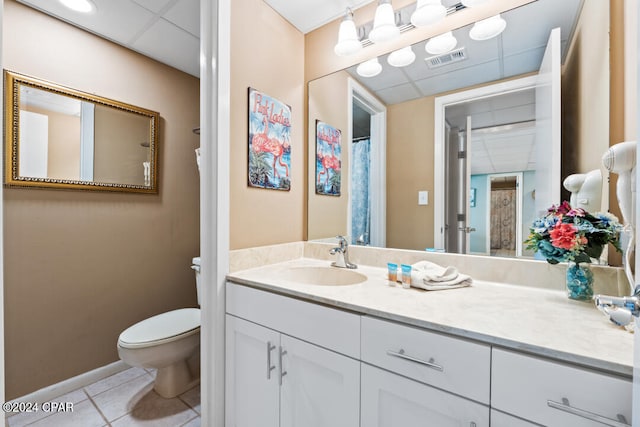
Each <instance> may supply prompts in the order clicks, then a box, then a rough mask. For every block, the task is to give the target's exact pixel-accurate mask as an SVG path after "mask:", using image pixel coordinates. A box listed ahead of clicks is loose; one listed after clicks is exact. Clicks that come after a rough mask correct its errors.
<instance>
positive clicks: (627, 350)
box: [227, 258, 633, 377]
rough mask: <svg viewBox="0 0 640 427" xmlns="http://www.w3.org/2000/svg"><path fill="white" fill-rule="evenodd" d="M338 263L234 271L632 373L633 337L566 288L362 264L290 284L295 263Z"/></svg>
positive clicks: (439, 327)
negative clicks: (423, 276)
mask: <svg viewBox="0 0 640 427" xmlns="http://www.w3.org/2000/svg"><path fill="white" fill-rule="evenodd" d="M329 264H330V262H328V261H321V260H316V259H310V258H299V259H295V260H290V261H286V262H281V263H276V264H271V265H267V266H263V267H258V268H252V269H247V270H242V271H237V272H234V273H231V274H229V275H228V276H227V279H228V280H230V281H232V282H235V283H239V284H244V285H249V286H252V287H256V288H260V289H264V290H268V291H272V292H276V293H279V294H283V295H289V296H293V297H296V298H300V299H303V300H307V301H311V302H316V303H321V304H326V305H330V306H334V307H338V308H341V309H346V310H350V311H354V312H357V313H361V314H364V315H372V316H376V317H379V318H383V319H389V320H393V321H396V322H401V323H405V324H408V325H414V326H418V327H421V328H425V329H429V330H433V331H438V332H444V333H448V334H452V335H455V336H459V337H463V338H468V339H473V340H477V341H481V342H485V343H488V344H491V345H496V346H500V347H504V348H510V349H515V350H519V351H524V352H526V353H530V354H534V355H539V356H545V357H549V358H553V359H556V360H559V361H564V362H569V363H576V364H579V365H582V366H586V367H590V368H594V369H598V370H602V371H606V372H611V373H615V374H620V375H624V376H628V377H631V375H632V366H633V334H631V333H629V332H627V331H626V330H624V329H622V328H620V327H617V326H615V325H613V324H612V323H611V322H609V320H608V319H607V318H606V317H605V316H604V315H603V314H602V313H600V311H598V310H597V309H596V308H595V306H594V304H593V303H589V302H578V301H573V300H569V299H568V298H567V296H566V294H565V292H561V291H555V290H547V289H538V288H532V287H527V286H517V285H508V284H500V283H494V282H486V281H474V283H473V285H472V286H471V287H467V288H458V289H449V290H441V291H424V290H421V289H415V288H411V289H404V288H402V287H401V286H400V285H399V284H398V285H397V286H389V285H388V281H387V275H386V269H382V268H377V267H369V266H364V265H360V266H358V269H357V270H356V271H358V272H359V273H362V274H365V275H366V276H367V280H366V281H365V282H363V283H360V284H356V285H347V286H321V285H310V284H304V283H299V282H295V281H288V280H285V279H283V278H282V276H283V272H285V271H286V270H288V269H289V268H291V267H300V266H326V267H328V266H329Z"/></svg>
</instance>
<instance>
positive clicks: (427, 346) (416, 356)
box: [361, 316, 491, 427]
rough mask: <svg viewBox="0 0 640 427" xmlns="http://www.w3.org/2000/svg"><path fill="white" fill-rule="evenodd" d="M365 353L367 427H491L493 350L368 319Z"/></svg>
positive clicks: (365, 321)
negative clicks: (490, 381)
mask: <svg viewBox="0 0 640 427" xmlns="http://www.w3.org/2000/svg"><path fill="white" fill-rule="evenodd" d="M361 351H362V356H361V357H362V362H363V364H362V373H361V375H362V390H361V394H362V398H361V400H362V403H361V404H362V427H394V426H403V427H414V426H415V427H449V426H451V427H454V426H455V427H459V426H464V427H467V426H469V427H488V426H489V406H488V405H489V401H490V398H489V391H490V384H489V379H490V371H489V370H490V366H491V347H490V346H488V345H484V344H478V343H475V342H471V341H466V340H463V339H458V338H453V337H449V336H445V335H442V334H438V333H435V332H429V331H426V330H423V329H418V328H414V327H411V326H406V325H401V324H398V323H394V322H389V321H385V320H379V319H376V318H372V317H368V316H364V317H363V318H362V349H361ZM371 365H374V366H371ZM380 368H382V369H380ZM389 371H391V372H389ZM453 393H455V394H453ZM461 396H462V397H461ZM471 399H473V400H471Z"/></svg>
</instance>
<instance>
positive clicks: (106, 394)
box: [5, 368, 200, 427]
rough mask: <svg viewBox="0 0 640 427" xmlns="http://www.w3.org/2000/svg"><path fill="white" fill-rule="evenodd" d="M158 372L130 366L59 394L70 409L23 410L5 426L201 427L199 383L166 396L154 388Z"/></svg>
mask: <svg viewBox="0 0 640 427" xmlns="http://www.w3.org/2000/svg"><path fill="white" fill-rule="evenodd" d="M154 375H155V372H153V371H147V370H144V369H142V368H130V369H127V370H125V371H122V372H119V373H117V374H115V375H112V376H110V377H107V378H105V379H102V380H100V381H98V382H96V383H93V384H90V385H88V386H86V387H83V388H82V389H79V390H75V391H73V392H71V393H68V394H65V395H64V396H60V397H58V398H56V399H53V401H56V402H72V403H73V412H70V413H63V412H61V413H55V414H51V413H45V412H42V411H39V412H34V413H22V414H16V415H11V416H9V417H7V418H6V421H5V426H6V427H23V426H34V427H106V426H109V427H111V426H112V427H139V426H153V427H200V387H199V386H198V387H195V388H193V389H191V390H189V391H187V392H185V393H184V394H182V395H180V396H178V397H176V398H173V399H164V398H162V397H160V396H159V395H158V394H157V393H156V392H155V391H154V390H153V380H154Z"/></svg>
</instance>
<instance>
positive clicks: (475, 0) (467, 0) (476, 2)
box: [462, 0, 489, 7]
mask: <svg viewBox="0 0 640 427" xmlns="http://www.w3.org/2000/svg"><path fill="white" fill-rule="evenodd" d="M487 1H489V0H462V4H463V5H464V6H465V7H475V6H480V5H481V4H483V3H486V2H487Z"/></svg>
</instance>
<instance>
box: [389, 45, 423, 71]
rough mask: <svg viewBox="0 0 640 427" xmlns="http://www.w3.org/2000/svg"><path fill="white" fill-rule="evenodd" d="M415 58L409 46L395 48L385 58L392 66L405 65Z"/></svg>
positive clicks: (411, 62)
mask: <svg viewBox="0 0 640 427" xmlns="http://www.w3.org/2000/svg"><path fill="white" fill-rule="evenodd" d="M415 60H416V54H415V53H414V52H413V50H412V49H411V46H406V47H403V48H402V49H398V50H395V51H393V52H391V53H390V54H389V57H388V58H387V62H388V63H389V65H391V66H392V67H406V66H407V65H411V64H413V62H414V61H415Z"/></svg>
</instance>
